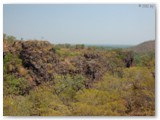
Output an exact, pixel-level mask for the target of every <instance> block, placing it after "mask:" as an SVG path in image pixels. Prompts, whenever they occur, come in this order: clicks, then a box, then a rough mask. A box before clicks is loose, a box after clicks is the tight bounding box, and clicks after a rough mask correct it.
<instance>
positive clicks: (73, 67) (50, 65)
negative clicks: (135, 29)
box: [4, 41, 133, 86]
mask: <svg viewBox="0 0 160 120" xmlns="http://www.w3.org/2000/svg"><path fill="white" fill-rule="evenodd" d="M79 51H80V50H79ZM71 52H72V51H71ZM80 52H81V53H82V54H80V55H76V56H74V57H71V56H67V57H65V58H64V59H61V56H60V55H59V54H58V53H57V52H56V49H55V47H54V45H52V44H50V43H49V42H47V41H15V42H13V43H12V44H10V45H8V46H7V44H5V46H4V54H7V53H11V54H13V55H15V56H18V57H19V59H20V60H21V61H22V66H20V67H17V68H16V67H15V69H14V70H15V71H17V72H16V74H17V76H25V78H27V79H28V80H30V81H32V82H33V83H34V84H35V85H39V84H41V83H42V82H46V81H54V76H55V75H57V74H58V75H67V74H70V75H71V76H74V75H76V74H79V75H83V76H85V77H86V78H87V82H86V85H87V86H90V85H89V84H91V83H92V82H94V81H96V80H100V79H101V77H102V76H103V74H104V73H105V72H107V71H112V73H113V74H114V71H116V69H117V68H118V67H119V66H115V65H114V63H116V62H119V64H122V63H124V64H126V65H124V67H125V66H126V67H130V66H131V65H132V62H133V59H132V57H133V56H131V55H130V54H124V57H123V58H122V59H119V58H118V57H117V56H115V55H114V54H110V56H105V53H103V52H97V51H94V52H93V51H90V50H87V49H85V52H83V51H80ZM121 66H122V67H123V65H121ZM11 67H13V65H12V66H11ZM11 70H12V72H13V69H11ZM26 74H27V76H26Z"/></svg>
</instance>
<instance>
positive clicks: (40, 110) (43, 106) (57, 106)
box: [29, 86, 70, 116]
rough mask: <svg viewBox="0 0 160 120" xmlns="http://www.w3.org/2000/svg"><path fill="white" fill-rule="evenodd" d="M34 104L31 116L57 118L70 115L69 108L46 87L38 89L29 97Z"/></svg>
mask: <svg viewBox="0 0 160 120" xmlns="http://www.w3.org/2000/svg"><path fill="white" fill-rule="evenodd" d="M29 101H31V102H32V108H31V113H30V115H36V116H51V115H52V116H56V115H60V116H62V115H69V114H70V112H69V110H68V108H67V107H66V106H65V105H63V103H62V101H60V99H59V98H58V96H57V95H54V94H53V92H52V91H51V90H50V89H48V88H47V87H46V86H42V87H38V88H36V89H35V90H33V91H32V92H31V93H30V95H29Z"/></svg>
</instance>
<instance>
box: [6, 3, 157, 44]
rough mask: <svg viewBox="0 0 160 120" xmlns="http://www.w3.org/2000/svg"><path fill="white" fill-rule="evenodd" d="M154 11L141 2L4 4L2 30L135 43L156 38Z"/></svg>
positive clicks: (53, 38) (56, 40) (59, 39)
mask: <svg viewBox="0 0 160 120" xmlns="http://www.w3.org/2000/svg"><path fill="white" fill-rule="evenodd" d="M155 12H156V8H155V6H153V7H150V5H149V6H148V7H145V6H144V5H141V6H140V5H138V4H4V5H3V33H6V34H7V35H13V36H15V37H16V38H17V39H21V38H23V40H29V39H39V40H48V41H49V42H51V43H53V44H62V43H70V44H98V45H136V44H139V43H142V42H144V41H148V40H155V39H156V35H155V34H156V32H155V29H156V26H155V25H156V22H155V17H156V13H155Z"/></svg>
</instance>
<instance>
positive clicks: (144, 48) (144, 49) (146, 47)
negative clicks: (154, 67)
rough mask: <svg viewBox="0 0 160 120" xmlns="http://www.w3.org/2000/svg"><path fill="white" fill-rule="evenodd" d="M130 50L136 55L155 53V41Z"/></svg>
mask: <svg viewBox="0 0 160 120" xmlns="http://www.w3.org/2000/svg"><path fill="white" fill-rule="evenodd" d="M129 50H133V51H134V52H136V53H145V52H150V51H155V40H150V41H146V42H143V43H141V44H139V45H137V46H134V47H131V48H129Z"/></svg>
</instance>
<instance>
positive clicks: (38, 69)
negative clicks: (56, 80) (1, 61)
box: [20, 41, 59, 84]
mask: <svg viewBox="0 0 160 120" xmlns="http://www.w3.org/2000/svg"><path fill="white" fill-rule="evenodd" d="M20 58H21V59H22V61H23V65H24V66H25V67H26V68H28V69H30V70H31V71H30V72H31V74H33V75H34V76H33V77H34V79H35V80H34V81H35V82H36V84H40V83H41V82H42V81H49V80H52V79H53V74H52V73H53V72H54V67H55V66H56V64H58V62H59V60H58V57H57V56H56V54H55V51H54V50H53V46H52V45H51V44H49V43H48V42H44V41H43V42H40V41H39V42H37V41H32V42H31V41H27V42H24V43H22V51H21V52H20Z"/></svg>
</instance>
